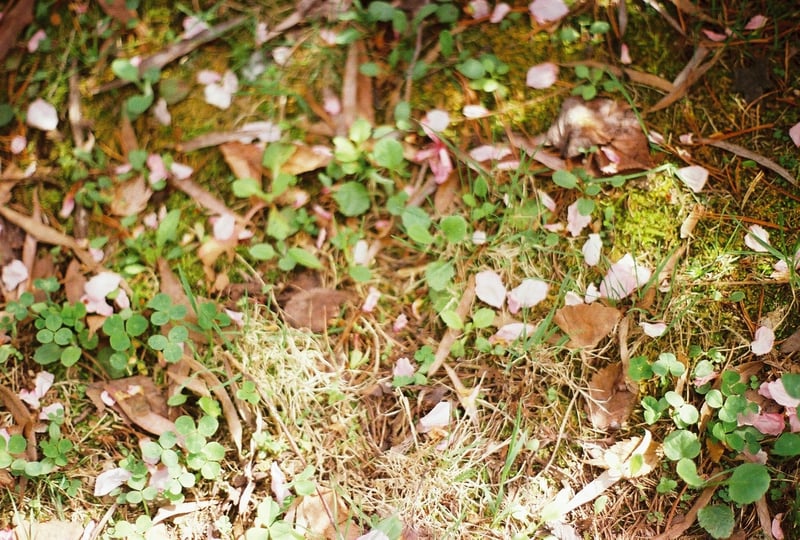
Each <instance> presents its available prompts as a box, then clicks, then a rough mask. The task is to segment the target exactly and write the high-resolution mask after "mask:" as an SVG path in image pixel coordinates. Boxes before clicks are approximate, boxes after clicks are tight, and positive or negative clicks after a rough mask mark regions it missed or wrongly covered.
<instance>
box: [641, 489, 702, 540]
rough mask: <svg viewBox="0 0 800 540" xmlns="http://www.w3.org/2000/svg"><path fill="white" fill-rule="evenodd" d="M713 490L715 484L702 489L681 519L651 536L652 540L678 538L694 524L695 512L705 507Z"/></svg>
mask: <svg viewBox="0 0 800 540" xmlns="http://www.w3.org/2000/svg"><path fill="white" fill-rule="evenodd" d="M715 491H717V485H716V484H714V485H711V486H708V487H707V488H706V489H704V490H703V492H702V493H701V494H700V496H699V497H698V498H697V500H696V501H695V503H694V504H693V505H692V508H691V509H690V510H689V511H688V512H686V515H685V516H683V520H682V521H681V522H680V523H677V524H675V525H673V526H671V527H670V528H668V529H667V530H666V531H664V532H663V533H661V534H659V535H658V536H656V537H655V538H653V540H672V539H673V538H680V537H681V535H682V534H683V533H684V532H685V531H686V530H687V529H688V528H689V527H691V526H692V525H693V524H694V521H695V519H697V512H699V511H700V510H702V509H703V508H705V507H706V505H707V504H708V502H709V501H710V500H711V497H713V496H714V492H715Z"/></svg>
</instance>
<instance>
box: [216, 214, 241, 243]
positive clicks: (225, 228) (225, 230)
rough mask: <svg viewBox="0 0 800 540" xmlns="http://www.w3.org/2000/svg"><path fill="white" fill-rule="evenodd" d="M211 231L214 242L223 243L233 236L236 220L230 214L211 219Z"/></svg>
mask: <svg viewBox="0 0 800 540" xmlns="http://www.w3.org/2000/svg"><path fill="white" fill-rule="evenodd" d="M212 223H213V225H212V227H213V228H212V230H213V234H214V239H215V240H220V241H225V240H228V239H229V238H231V237H232V236H233V231H234V229H235V227H236V220H235V219H234V218H233V216H232V215H231V214H223V215H221V216H215V217H213V218H212Z"/></svg>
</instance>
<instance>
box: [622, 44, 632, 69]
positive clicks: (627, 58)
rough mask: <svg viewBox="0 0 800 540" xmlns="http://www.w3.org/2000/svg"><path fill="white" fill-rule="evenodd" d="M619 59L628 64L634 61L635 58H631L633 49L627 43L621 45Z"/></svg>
mask: <svg viewBox="0 0 800 540" xmlns="http://www.w3.org/2000/svg"><path fill="white" fill-rule="evenodd" d="M619 61H620V62H622V63H623V64H626V65H627V64H630V63H631V62H633V60H631V51H630V50H629V49H628V45H626V44H625V43H623V44H622V45H620V47H619Z"/></svg>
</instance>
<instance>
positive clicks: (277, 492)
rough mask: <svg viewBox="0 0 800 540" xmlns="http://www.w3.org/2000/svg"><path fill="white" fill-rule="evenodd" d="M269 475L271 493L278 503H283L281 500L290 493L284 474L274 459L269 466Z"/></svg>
mask: <svg viewBox="0 0 800 540" xmlns="http://www.w3.org/2000/svg"><path fill="white" fill-rule="evenodd" d="M269 475H270V489H271V490H272V494H273V495H274V496H275V500H276V501H277V503H278V504H283V501H285V500H286V498H287V497H289V496H290V495H291V494H292V493H291V491H289V487H288V486H287V485H286V475H285V474H283V471H282V470H281V468H280V467H279V466H278V464H277V463H276V462H274V461H273V462H272V463H271V464H270V466H269Z"/></svg>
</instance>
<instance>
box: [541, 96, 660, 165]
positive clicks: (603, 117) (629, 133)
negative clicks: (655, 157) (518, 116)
mask: <svg viewBox="0 0 800 540" xmlns="http://www.w3.org/2000/svg"><path fill="white" fill-rule="evenodd" d="M546 141H547V143H548V144H551V145H552V146H554V147H555V148H556V149H558V151H559V152H560V154H561V157H562V158H569V159H571V158H575V157H578V156H580V155H582V154H585V153H586V152H588V151H589V149H591V148H593V147H600V149H601V150H602V151H601V152H597V153H595V154H594V156H596V159H597V160H598V165H599V166H600V169H601V170H602V172H604V173H606V174H616V173H617V172H621V171H626V170H631V169H647V168H649V166H650V161H651V160H650V146H649V144H648V142H647V137H646V136H645V134H644V132H643V131H642V127H641V125H640V123H639V119H638V118H637V116H636V114H635V113H634V112H633V110H632V109H631V108H630V107H629V106H628V105H627V104H623V103H620V102H617V101H614V100H612V99H606V98H597V99H593V100H591V101H584V100H583V99H581V98H577V97H571V98H568V99H566V100H565V101H564V103H563V104H562V106H561V112H560V114H559V115H558V118H557V119H556V121H555V122H554V123H553V125H552V126H550V128H549V129H548V130H547V136H546Z"/></svg>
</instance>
